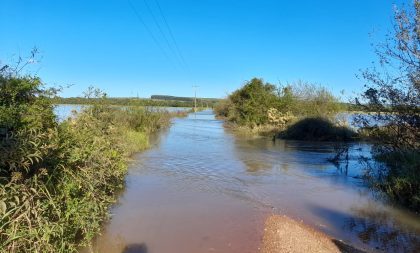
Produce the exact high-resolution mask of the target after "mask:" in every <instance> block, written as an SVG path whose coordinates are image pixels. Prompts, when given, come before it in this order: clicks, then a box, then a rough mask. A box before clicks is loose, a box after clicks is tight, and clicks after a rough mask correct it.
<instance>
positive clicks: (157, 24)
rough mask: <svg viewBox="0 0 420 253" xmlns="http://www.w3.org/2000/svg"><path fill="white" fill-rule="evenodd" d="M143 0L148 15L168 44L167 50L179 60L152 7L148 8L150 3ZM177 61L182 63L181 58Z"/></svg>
mask: <svg viewBox="0 0 420 253" xmlns="http://www.w3.org/2000/svg"><path fill="white" fill-rule="evenodd" d="M143 1H144V4H145V5H146V8H147V10H148V11H149V13H150V15H151V16H152V19H153V22H154V23H155V25H156V26H157V28H158V30H159V32H160V34H161V35H162V37H163V39H164V40H165V42H166V44H167V45H168V48H169V51H171V52H172V53H173V54H174V56H175V58H176V59H177V60H178V61H179V59H178V55H177V53H176V51H175V49H174V48H173V47H172V45H171V43H170V42H169V40H168V38H167V37H166V35H165V32H164V31H163V29H162V26H161V25H160V24H159V21H158V19H157V18H156V16H155V14H154V12H153V10H152V8H150V5H149V4H148V3H147V0H143ZM179 63H180V65H182V60H181V61H180V62H179Z"/></svg>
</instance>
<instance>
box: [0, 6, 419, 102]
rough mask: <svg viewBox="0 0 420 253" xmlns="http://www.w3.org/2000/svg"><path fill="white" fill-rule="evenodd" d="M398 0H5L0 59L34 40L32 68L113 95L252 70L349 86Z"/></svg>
mask: <svg viewBox="0 0 420 253" xmlns="http://www.w3.org/2000/svg"><path fill="white" fill-rule="evenodd" d="M396 1H397V2H401V1H402V2H408V3H409V2H410V1H411V0H406V1H403V0H396ZM396 1H390V0H346V1H344V0H343V1H341V0H328V1H326V0H319V1H314V0H301V1H292V0H290V1H282V0H272V1H268V0H194V1H193V0H190V1H186V0H171V1H169V0H130V1H129V0H107V1H105V0H71V1H70V0H68V1H62V0H50V1H47V0H43V1H39V0H26V1H25V0H0V24H1V33H0V60H1V61H2V63H3V64H4V63H10V62H11V61H13V59H16V57H17V56H18V55H22V56H25V55H27V54H28V53H29V52H30V50H31V48H33V47H34V46H36V47H37V48H38V49H39V50H40V57H41V58H42V59H41V62H39V63H37V64H34V65H32V67H31V70H32V71H33V72H36V73H37V75H38V76H40V77H41V78H42V79H43V80H44V82H46V83H47V84H48V85H67V84H74V85H73V86H72V87H70V88H67V89H65V90H64V91H63V93H62V96H66V97H68V96H79V95H81V94H82V91H83V90H85V89H86V88H87V87H88V86H90V85H93V86H96V87H99V88H101V89H103V90H104V91H106V92H107V93H108V94H109V96H114V97H123V96H137V94H139V96H140V97H148V96H150V95H152V94H166V95H177V96H192V95H193V89H192V86H193V85H198V86H199V88H198V95H199V96H203V97H224V96H225V95H226V94H227V93H228V92H232V91H233V90H235V89H237V88H239V87H240V86H241V85H242V84H243V83H244V81H245V80H249V79H251V78H252V77H262V78H264V79H265V80H266V81H269V82H272V83H275V84H277V83H278V82H279V81H280V82H282V83H286V82H293V81H296V80H298V79H301V80H305V81H310V82H316V83H320V84H323V85H325V86H327V87H329V88H330V89H332V90H333V91H334V92H335V93H336V94H339V92H340V91H341V90H343V89H344V90H345V91H346V94H347V95H351V92H352V91H358V90H359V89H360V88H361V87H362V85H363V82H362V81H361V80H359V79H357V78H356V74H358V73H359V70H360V69H362V68H366V67H368V66H370V65H371V62H372V61H373V60H375V57H374V54H373V53H372V47H371V45H370V44H371V43H372V42H375V41H381V40H382V39H383V36H384V33H385V32H386V31H388V30H390V28H391V21H392V10H393V3H395V2H396ZM159 6H160V7H161V8H160V10H162V12H160V10H159ZM151 13H153V15H152V14H151ZM161 13H163V14H164V16H163V17H164V18H162V15H161ZM164 19H165V20H166V21H167V24H168V25H169V27H170V30H171V32H172V35H173V37H171V35H170V32H169V30H168V29H167V26H166V24H165V20H164ZM155 20H156V21H157V23H158V24H159V26H157V25H156V23H155ZM144 24H145V25H146V26H145V25H144ZM161 31H162V32H163V34H165V36H163V35H162V33H161ZM372 32H373V38H372V37H371V36H370V35H369V34H370V33H372ZM165 38H166V39H165ZM173 38H174V39H173ZM174 40H175V42H176V45H175V42H174ZM177 47H178V48H179V51H178V50H177Z"/></svg>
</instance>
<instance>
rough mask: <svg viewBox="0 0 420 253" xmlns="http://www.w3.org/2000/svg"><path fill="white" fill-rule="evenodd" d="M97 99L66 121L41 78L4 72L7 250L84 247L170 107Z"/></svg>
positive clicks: (1, 147) (1, 149) (1, 175)
mask: <svg viewBox="0 0 420 253" xmlns="http://www.w3.org/2000/svg"><path fill="white" fill-rule="evenodd" d="M87 93H88V94H87V95H89V97H90V96H91V95H93V96H100V97H99V98H95V100H94V103H93V105H91V106H88V107H86V108H85V110H84V111H82V112H80V113H78V114H77V115H75V117H72V118H70V119H68V120H66V121H64V122H62V123H60V124H59V123H58V122H57V120H56V118H55V115H54V113H53V105H52V104H51V102H50V101H51V100H50V99H49V96H50V95H51V91H50V90H48V89H45V88H44V87H43V86H42V82H41V81H40V80H39V79H38V78H32V77H20V76H17V75H13V74H9V73H5V72H0V119H1V120H0V129H1V130H2V131H0V252H77V251H78V249H79V248H80V246H83V245H86V244H88V243H90V241H91V239H92V238H93V237H94V236H95V235H96V234H97V233H98V232H99V230H100V228H101V224H102V223H103V221H104V220H106V219H107V214H108V208H109V207H110V205H111V204H113V203H115V200H116V192H117V191H119V190H120V189H121V188H122V187H123V186H124V176H125V174H126V171H127V159H128V156H129V155H130V154H132V153H133V152H136V151H138V150H141V149H144V148H145V147H146V146H147V145H148V134H149V133H150V132H153V131H156V130H158V129H160V128H163V127H165V126H167V125H169V119H170V116H171V114H169V113H163V112H151V111H148V110H145V109H140V108H135V107H129V108H127V109H125V111H124V113H122V112H121V110H122V109H119V108H116V107H112V106H108V105H107V102H106V100H105V99H101V98H103V97H104V94H103V93H102V92H100V91H98V90H94V89H89V90H88V92H87Z"/></svg>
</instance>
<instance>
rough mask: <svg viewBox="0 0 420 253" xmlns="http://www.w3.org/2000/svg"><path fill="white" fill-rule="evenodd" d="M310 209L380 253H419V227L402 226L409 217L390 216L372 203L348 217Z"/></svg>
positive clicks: (333, 211)
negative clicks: (384, 252)
mask: <svg viewBox="0 0 420 253" xmlns="http://www.w3.org/2000/svg"><path fill="white" fill-rule="evenodd" d="M308 208H309V209H310V210H311V211H312V212H314V213H316V214H317V215H319V216H321V217H324V218H327V219H328V220H329V221H330V222H331V223H332V225H333V226H334V227H336V228H341V229H343V230H344V231H345V232H348V233H350V234H352V235H353V236H355V237H356V238H355V239H356V240H358V241H359V242H361V243H362V244H364V245H370V246H371V247H373V248H375V249H376V250H378V251H380V252H381V251H386V252H413V253H414V252H420V236H419V235H420V225H419V224H418V223H412V224H410V223H407V222H405V223H404V222H402V220H403V219H406V218H407V217H406V216H400V214H399V213H398V210H395V211H393V212H391V211H388V210H384V209H382V208H381V207H378V206H377V205H374V204H373V203H371V204H368V205H364V206H357V207H356V206H355V207H353V208H352V209H351V210H350V213H349V214H347V213H343V212H340V211H337V210H333V209H329V208H326V207H321V206H316V205H308ZM413 216H414V214H413ZM413 219H415V217H413ZM402 224H405V225H402ZM409 224H410V225H409ZM338 242H339V241H338ZM337 246H338V247H340V245H337ZM342 246H343V245H342ZM343 247H344V246H343ZM340 249H341V248H340Z"/></svg>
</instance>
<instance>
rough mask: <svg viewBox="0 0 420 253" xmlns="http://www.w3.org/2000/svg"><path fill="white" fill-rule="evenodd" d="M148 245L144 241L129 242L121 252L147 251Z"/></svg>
mask: <svg viewBox="0 0 420 253" xmlns="http://www.w3.org/2000/svg"><path fill="white" fill-rule="evenodd" d="M147 252H148V251H147V246H146V244H144V243H141V244H137V243H135V244H129V245H127V246H125V247H124V249H123V251H122V252H121V253H147Z"/></svg>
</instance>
